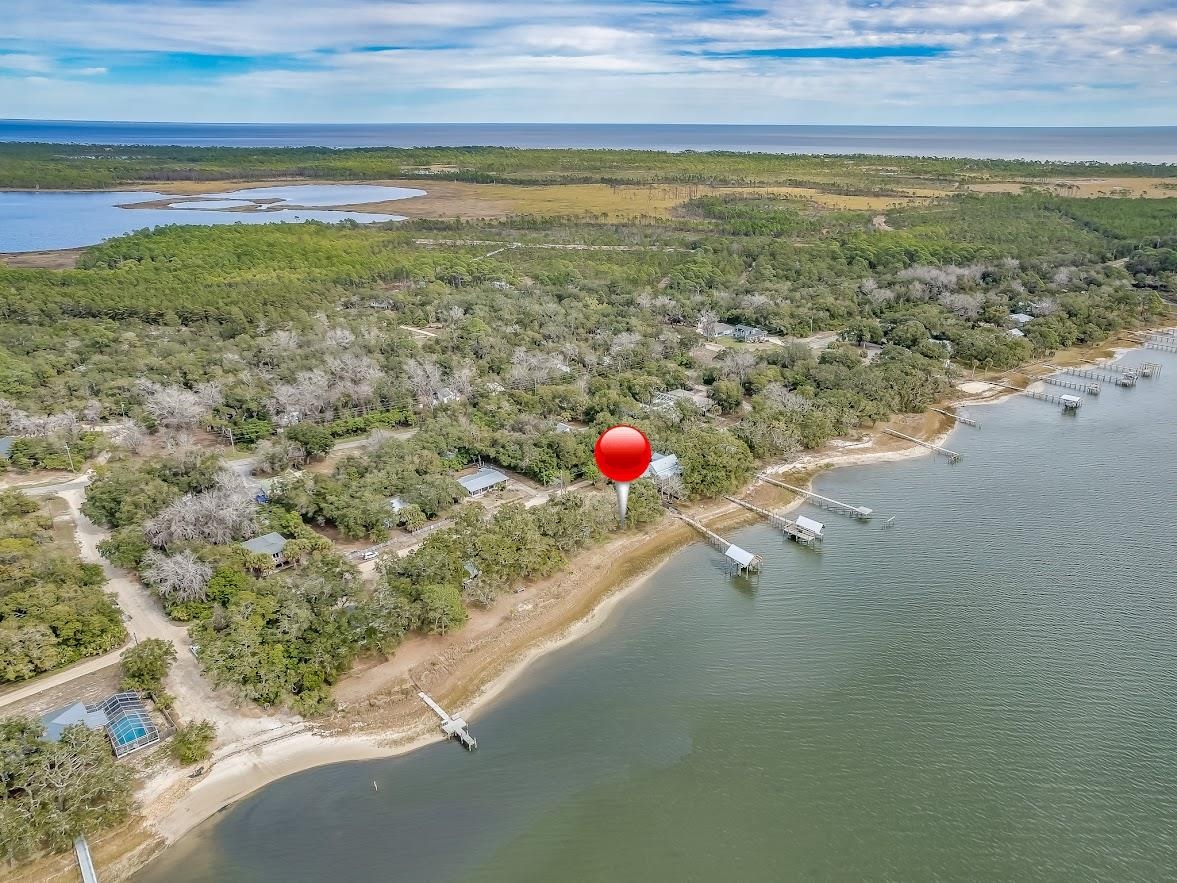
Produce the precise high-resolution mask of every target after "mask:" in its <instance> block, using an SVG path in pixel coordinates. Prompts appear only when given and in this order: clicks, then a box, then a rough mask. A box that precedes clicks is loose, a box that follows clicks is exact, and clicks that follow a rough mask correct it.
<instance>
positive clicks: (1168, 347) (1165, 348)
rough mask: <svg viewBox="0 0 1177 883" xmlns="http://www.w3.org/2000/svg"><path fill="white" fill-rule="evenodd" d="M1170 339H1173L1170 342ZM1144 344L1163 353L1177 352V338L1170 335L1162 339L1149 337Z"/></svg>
mask: <svg viewBox="0 0 1177 883" xmlns="http://www.w3.org/2000/svg"><path fill="white" fill-rule="evenodd" d="M1168 341H1173V342H1172V343H1169V342H1168ZM1144 345H1145V346H1146V347H1148V348H1149V349H1150V350H1157V351H1158V352H1162V353H1177V339H1175V338H1172V337H1169V338H1165V339H1164V340H1161V339H1159V338H1155V337H1153V338H1149V339H1148V340H1146V341H1145V342H1144Z"/></svg>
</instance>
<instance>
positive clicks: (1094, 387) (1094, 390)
mask: <svg viewBox="0 0 1177 883" xmlns="http://www.w3.org/2000/svg"><path fill="white" fill-rule="evenodd" d="M1035 379H1036V380H1041V381H1042V382H1043V383H1047V384H1049V385H1051V386H1061V387H1062V388H1063V389H1073V390H1076V391H1077V392H1085V393H1087V395H1089V396H1097V395H1099V384H1098V383H1081V382H1080V381H1078V380H1066V379H1065V378H1063V377H1060V376H1059V375H1057V374H1048V375H1046V376H1045V377H1037V378H1035Z"/></svg>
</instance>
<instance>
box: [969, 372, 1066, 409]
mask: <svg viewBox="0 0 1177 883" xmlns="http://www.w3.org/2000/svg"><path fill="white" fill-rule="evenodd" d="M990 382H991V383H992V384H993V385H994V386H1000V387H1001V388H1002V389H1012V390H1013V391H1014V392H1020V393H1021V394H1022V395H1024V396H1025V397H1026V398H1028V399H1038V401H1040V402H1050V403H1051V404H1052V405H1062V406H1063V410H1064V411H1072V412H1073V411H1077V410H1079V407H1080V406H1081V405H1082V404H1083V400H1082V399H1081V398H1079V397H1078V396H1072V395H1062V396H1056V395H1054V394H1053V393H1049V392H1035V391H1034V390H1032V389H1030V388H1029V387H1022V386H1013V385H1012V384H1009V383H1002V382H1001V381H999V380H992V381H990Z"/></svg>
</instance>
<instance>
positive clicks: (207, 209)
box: [0, 184, 424, 252]
mask: <svg viewBox="0 0 1177 883" xmlns="http://www.w3.org/2000/svg"><path fill="white" fill-rule="evenodd" d="M423 192H424V191H421V190H411V189H408V188H403V187H380V186H375V185H362V186H358V185H352V184H338V185H337V184H310V185H295V186H289V187H258V188H254V189H252V190H238V191H228V192H225V193H216V194H210V196H211V197H213V198H211V199H207V200H206V199H202V200H198V201H193V202H178V203H175V204H173V205H171V206H168V207H166V208H137V209H129V208H122V206H124V205H127V204H129V203H140V202H151V201H155V200H160V199H167V198H169V197H170V196H171V194H163V193H154V192H149V191H144V190H132V191H110V190H101V191H80V190H75V191H50V190H40V191H32V190H0V252H19V251H42V250H47V249H55V248H77V247H79V246H83V245H93V244H94V243H96V242H101V241H102V240H104V239H109V238H111V237H113V236H122V235H124V234H126V233H130V232H132V231H134V230H140V229H143V228H144V227H158V226H161V225H164V224H202V225H209V224H297V223H302V222H305V221H322V222H324V223H328V224H332V223H338V222H340V221H344V220H352V221H357V222H359V223H376V222H378V221H399V220H403V217H402V216H400V215H390V214H381V213H379V212H359V211H328V210H324V209H322V208H316V207H317V206H329V205H355V204H362V203H367V202H383V201H386V200H395V199H407V198H408V197H411V196H419V195H420V194H422V193H423ZM175 198H176V199H183V197H179V196H177V197H175ZM252 200H277V202H275V203H274V204H272V205H270V204H267V205H266V206H265V208H264V211H257V212H242V211H219V210H218V209H228V208H234V207H238V206H241V205H248V204H250V202H251V201H252ZM302 206H309V207H310V208H302Z"/></svg>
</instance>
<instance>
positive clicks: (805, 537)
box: [724, 497, 822, 548]
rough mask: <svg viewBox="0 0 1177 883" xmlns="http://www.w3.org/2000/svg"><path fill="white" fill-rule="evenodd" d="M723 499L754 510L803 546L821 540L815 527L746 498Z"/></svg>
mask: <svg viewBox="0 0 1177 883" xmlns="http://www.w3.org/2000/svg"><path fill="white" fill-rule="evenodd" d="M724 499H725V500H727V501H729V502H731V503H735V504H736V505H737V506H743V507H744V508H745V509H747V510H748V511H749V512H755V513H756V514H757V515H760V516H762V517H763V518H765V519H766V520H767V521H768V523H769V524H771V525H772V526H773V527H775V528H776V529H777V530H779V531H781V532H782V533H784V534H785V535H787V536H788V537H789V538H790V539H792V540H796V541H797V542H798V543H801V545H803V546H809V547H810V548H812V547H813V546H815V545H816V544H818V543H820V542H821V541H822V534H821V533H818V532H817V529H816V528H814V529H808V528H806V527H804V526H803V525H801V524H799V523H797V522H796V521H794V520H792V519H790V518H785V516H783V515H777V514H776V513H775V512H770V511H769V510H768V509H761V508H760V507H759V506H757V505H755V504H753V503H749V502H748V501H747V500H740V499H738V498H736V497H724ZM814 523H815V524H817V522H814Z"/></svg>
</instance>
